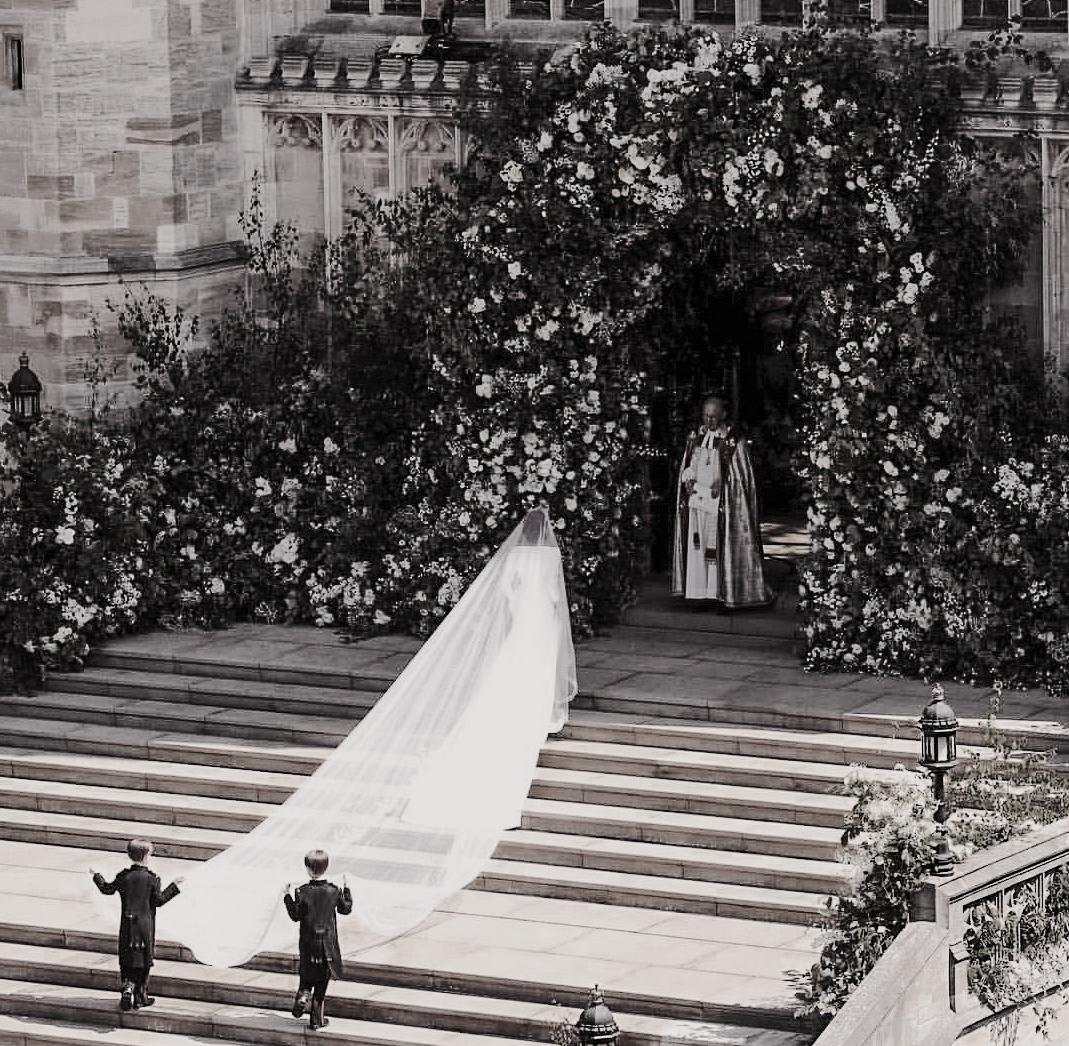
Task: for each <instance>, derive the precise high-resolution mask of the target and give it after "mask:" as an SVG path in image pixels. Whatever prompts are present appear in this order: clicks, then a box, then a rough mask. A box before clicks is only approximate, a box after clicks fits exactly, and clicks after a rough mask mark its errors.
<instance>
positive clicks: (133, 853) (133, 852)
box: [126, 839, 152, 864]
mask: <svg viewBox="0 0 1069 1046" xmlns="http://www.w3.org/2000/svg"><path fill="white" fill-rule="evenodd" d="M150 853H152V843H150V842H149V841H148V840H147V839H131V840H130V841H129V842H128V843H127V844H126V855H127V856H128V857H129V858H130V860H131V861H136V862H137V863H138V864H140V863H141V862H142V861H144V860H145V859H146V858H147V857H148V855H149V854H150Z"/></svg>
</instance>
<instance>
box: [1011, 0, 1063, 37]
mask: <svg viewBox="0 0 1069 1046" xmlns="http://www.w3.org/2000/svg"><path fill="white" fill-rule="evenodd" d="M1067 6H1069V5H1067V3H1066V0H1021V27H1022V28H1023V29H1030V30H1032V31H1033V32H1059V33H1064V32H1065V30H1066V25H1067V24H1069V21H1067V19H1069V11H1067Z"/></svg>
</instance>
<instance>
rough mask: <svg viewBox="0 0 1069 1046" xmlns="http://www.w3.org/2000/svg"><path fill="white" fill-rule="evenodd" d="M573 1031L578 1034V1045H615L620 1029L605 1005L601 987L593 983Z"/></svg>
mask: <svg viewBox="0 0 1069 1046" xmlns="http://www.w3.org/2000/svg"><path fill="white" fill-rule="evenodd" d="M575 1031H576V1034H577V1035H578V1036H579V1043H580V1046H616V1042H617V1039H619V1037H620V1029H619V1028H618V1027H617V1026H616V1018H614V1017H613V1015H612V1010H610V1009H609V1007H608V1006H606V1005H605V998H604V996H602V994H601V989H600V988H599V987H598V986H597V985H596V984H595V985H594V988H593V989H592V991H591V992H590V1000H589V1002H587V1006H586V1009H585V1010H583V1012H582V1013H581V1014H579V1020H577V1021H576V1022H575Z"/></svg>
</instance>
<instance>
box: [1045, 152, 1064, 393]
mask: <svg viewBox="0 0 1069 1046" xmlns="http://www.w3.org/2000/svg"><path fill="white" fill-rule="evenodd" d="M1040 146H1041V148H1042V154H1041V160H1042V175H1043V197H1042V205H1043V351H1044V355H1045V357H1046V358H1047V359H1048V360H1050V361H1051V364H1052V368H1053V371H1054V373H1055V374H1056V375H1059V376H1060V375H1062V374H1064V373H1065V370H1066V368H1067V367H1069V337H1067V335H1069V323H1067V320H1069V316H1067V305H1069V287H1067V286H1066V282H1067V275H1069V274H1067V272H1066V266H1065V251H1066V249H1069V141H1066V140H1064V139H1057V138H1050V137H1048V136H1046V135H1044V136H1043V137H1042V138H1041V139H1040ZM1058 381H1059V385H1060V387H1061V388H1062V391H1066V387H1065V380H1064V379H1063V378H1061V377H1059V378H1058Z"/></svg>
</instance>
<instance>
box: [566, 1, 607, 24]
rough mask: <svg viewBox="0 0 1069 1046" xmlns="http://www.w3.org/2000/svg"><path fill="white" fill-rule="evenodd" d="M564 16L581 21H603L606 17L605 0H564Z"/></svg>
mask: <svg viewBox="0 0 1069 1046" xmlns="http://www.w3.org/2000/svg"><path fill="white" fill-rule="evenodd" d="M564 17H565V18H568V19H572V20H575V21H581V22H601V21H603V20H604V18H605V3H604V0H564Z"/></svg>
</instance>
